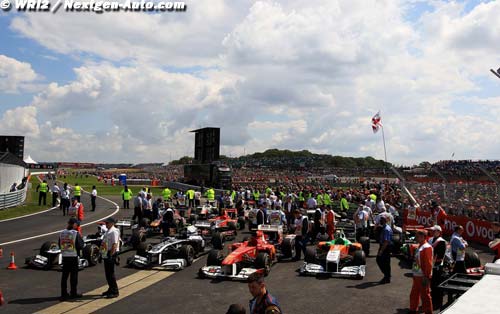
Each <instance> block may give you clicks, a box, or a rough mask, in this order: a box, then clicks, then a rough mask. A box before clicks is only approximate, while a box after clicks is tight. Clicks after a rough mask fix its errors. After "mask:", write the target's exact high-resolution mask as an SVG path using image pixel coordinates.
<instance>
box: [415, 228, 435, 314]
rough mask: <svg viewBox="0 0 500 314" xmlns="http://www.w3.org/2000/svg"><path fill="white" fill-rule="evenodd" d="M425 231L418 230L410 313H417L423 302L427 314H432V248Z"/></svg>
mask: <svg viewBox="0 0 500 314" xmlns="http://www.w3.org/2000/svg"><path fill="white" fill-rule="evenodd" d="M426 233H427V232H426V231H425V230H418V231H417V236H416V240H417V243H418V244H419V246H418V249H417V250H416V251H415V258H414V261H413V269H412V273H413V285H412V287H411V293H410V313H417V311H418V305H419V303H420V300H422V309H423V310H424V313H425V314H432V299H431V291H430V286H431V277H432V260H433V258H432V255H433V254H432V251H433V250H432V246H431V245H430V244H429V243H427V240H426V239H425V238H426Z"/></svg>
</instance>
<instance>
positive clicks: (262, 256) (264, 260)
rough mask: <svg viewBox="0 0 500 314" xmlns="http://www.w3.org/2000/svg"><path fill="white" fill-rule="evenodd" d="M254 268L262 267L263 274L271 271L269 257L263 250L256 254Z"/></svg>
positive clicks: (265, 274)
mask: <svg viewBox="0 0 500 314" xmlns="http://www.w3.org/2000/svg"><path fill="white" fill-rule="evenodd" d="M255 268H257V269H264V276H267V275H269V273H270V272H271V258H270V257H269V254H267V253H265V252H261V253H259V254H257V258H256V259H255Z"/></svg>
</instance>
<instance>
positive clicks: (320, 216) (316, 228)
mask: <svg viewBox="0 0 500 314" xmlns="http://www.w3.org/2000/svg"><path fill="white" fill-rule="evenodd" d="M321 207H323V206H322V205H321V206H319V205H318V207H317V208H316V210H315V211H314V224H313V234H312V238H313V240H314V239H316V238H317V237H318V234H319V233H320V232H321V227H324V221H325V214H324V212H323V210H322V209H321Z"/></svg>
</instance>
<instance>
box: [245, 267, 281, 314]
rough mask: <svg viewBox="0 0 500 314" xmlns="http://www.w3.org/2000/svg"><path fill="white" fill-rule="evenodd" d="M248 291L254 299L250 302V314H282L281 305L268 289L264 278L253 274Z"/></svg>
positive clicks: (249, 280)
mask: <svg viewBox="0 0 500 314" xmlns="http://www.w3.org/2000/svg"><path fill="white" fill-rule="evenodd" d="M248 290H249V291H250V294H252V296H253V299H252V300H250V302H249V306H250V314H281V313H283V312H282V311H281V308H280V305H279V303H278V301H277V300H276V298H275V297H273V296H272V295H271V294H270V293H269V291H267V289H266V283H265V282H264V277H262V276H261V275H259V274H255V273H254V274H252V275H250V276H249V277H248Z"/></svg>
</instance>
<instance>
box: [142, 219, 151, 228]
mask: <svg viewBox="0 0 500 314" xmlns="http://www.w3.org/2000/svg"><path fill="white" fill-rule="evenodd" d="M149 224H150V221H149V219H147V218H142V219H141V221H140V222H139V225H140V226H141V227H149Z"/></svg>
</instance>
